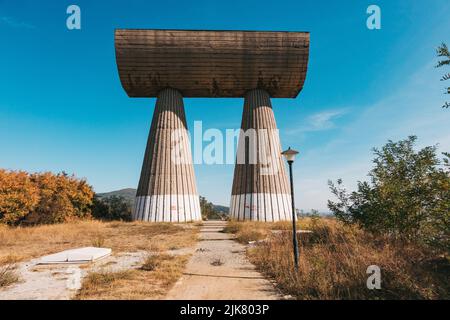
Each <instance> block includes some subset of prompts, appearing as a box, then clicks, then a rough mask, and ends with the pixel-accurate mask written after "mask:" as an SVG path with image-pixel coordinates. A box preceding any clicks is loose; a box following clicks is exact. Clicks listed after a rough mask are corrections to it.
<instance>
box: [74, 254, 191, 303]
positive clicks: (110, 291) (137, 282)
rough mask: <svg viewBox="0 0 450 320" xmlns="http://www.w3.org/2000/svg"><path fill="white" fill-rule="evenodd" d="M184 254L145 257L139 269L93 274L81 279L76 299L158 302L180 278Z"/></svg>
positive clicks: (185, 257)
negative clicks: (153, 300) (80, 286)
mask: <svg viewBox="0 0 450 320" xmlns="http://www.w3.org/2000/svg"><path fill="white" fill-rule="evenodd" d="M188 259H189V256H188V255H184V256H172V255H167V254H156V255H149V256H148V257H147V259H146V260H145V261H144V263H143V265H142V266H141V268H140V269H132V270H126V271H118V272H94V273H90V274H89V275H88V276H87V277H86V278H85V279H84V280H83V284H82V288H81V290H80V291H79V293H78V295H77V297H76V299H79V300H118V299H120V300H145V299H160V298H162V297H163V296H164V295H165V294H166V293H167V291H168V290H169V289H170V287H171V286H172V285H173V284H174V283H175V282H176V281H177V280H178V278H179V277H180V276H181V274H182V272H183V270H184V267H185V265H186V263H187V261H188Z"/></svg>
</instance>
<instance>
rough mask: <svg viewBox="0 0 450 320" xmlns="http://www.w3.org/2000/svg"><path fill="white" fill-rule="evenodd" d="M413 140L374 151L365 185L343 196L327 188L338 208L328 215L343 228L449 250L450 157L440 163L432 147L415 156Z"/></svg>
mask: <svg viewBox="0 0 450 320" xmlns="http://www.w3.org/2000/svg"><path fill="white" fill-rule="evenodd" d="M415 141H416V137H414V136H411V137H409V138H408V139H406V140H403V141H399V142H392V141H389V142H388V143H387V144H386V145H385V146H383V147H382V148H381V150H378V149H374V154H375V156H376V157H375V159H374V160H373V162H374V164H375V167H374V168H373V169H372V170H371V171H370V173H369V177H370V182H358V190H357V191H354V192H351V193H348V192H347V191H346V190H345V189H344V188H343V187H342V181H341V180H338V181H337V184H334V183H332V182H329V184H330V188H331V191H332V193H333V194H334V195H335V196H336V197H337V198H338V201H337V202H332V201H328V207H329V209H330V210H331V211H332V212H333V213H334V214H335V216H336V217H337V218H338V219H339V220H341V221H343V222H345V223H356V224H359V225H360V226H362V227H363V228H364V229H366V230H369V231H371V232H372V233H376V234H386V235H390V236H393V237H395V238H397V239H403V240H408V241H416V242H422V243H426V244H428V245H432V246H434V247H436V248H441V249H446V250H448V249H449V248H450V175H449V170H448V168H449V154H447V153H445V154H444V156H445V158H444V159H443V160H440V159H438V158H437V156H436V146H429V147H425V148H423V149H421V150H419V151H418V152H415V151H414V148H413V147H414V144H415Z"/></svg>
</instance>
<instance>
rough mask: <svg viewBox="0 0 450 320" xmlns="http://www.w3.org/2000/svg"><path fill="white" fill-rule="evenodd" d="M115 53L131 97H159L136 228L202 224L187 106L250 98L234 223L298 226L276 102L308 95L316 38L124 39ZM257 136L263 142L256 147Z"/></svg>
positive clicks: (218, 34) (162, 34)
mask: <svg viewBox="0 0 450 320" xmlns="http://www.w3.org/2000/svg"><path fill="white" fill-rule="evenodd" d="M115 49H116V60H117V67H118V71H119V77H120V81H121V83H122V86H123V88H124V90H125V91H126V92H127V94H128V96H129V97H157V101H156V107H155V111H154V114H153V120H152V122H151V127H150V133H149V137H148V142H147V147H146V151H145V155H144V161H143V165H142V171H141V177H140V180H139V185H138V190H137V195H136V202H135V208H134V213H133V218H134V219H135V220H143V221H168V222H184V221H191V220H200V219H201V213H200V204H199V197H198V193H197V188H196V183H195V175H194V169H193V165H192V156H191V149H190V143H189V139H188V131H187V130H188V129H187V125H186V117H185V113H184V106H183V97H209V98H211V97H244V112H243V116H242V123H241V128H242V130H243V133H241V135H240V137H239V145H238V151H237V154H238V156H237V163H236V166H235V171H234V180H233V188H232V192H231V205H230V215H231V217H232V218H235V219H237V220H258V221H268V222H269V221H278V220H290V219H291V215H292V213H291V200H290V192H289V186H288V183H287V176H286V172H285V166H284V163H283V161H282V158H281V144H280V139H279V134H278V131H277V126H276V123H275V117H274V113H273V110H272V106H271V101H270V99H271V98H295V97H296V96H297V95H298V94H299V92H300V91H301V89H302V87H303V83H304V80H305V77H306V71H307V64H308V56H309V33H307V32H274V31H200V30H148V29H141V30H140V29H120V30H116V32H115ZM212 108H214V106H212ZM249 129H250V130H249ZM250 131H252V132H253V131H254V132H256V135H255V136H254V137H250V138H251V140H252V141H251V142H250V141H247V140H249V137H248V135H247V134H246V133H247V132H250ZM174 132H176V134H175V135H174V134H173V133H174ZM239 159H241V160H243V161H238V160H239ZM251 160H254V161H251Z"/></svg>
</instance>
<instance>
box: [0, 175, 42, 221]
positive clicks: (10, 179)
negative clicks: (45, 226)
mask: <svg viewBox="0 0 450 320" xmlns="http://www.w3.org/2000/svg"><path fill="white" fill-rule="evenodd" d="M38 202H39V194H38V188H37V186H36V185H35V183H34V182H33V181H32V180H31V178H30V175H29V174H28V173H26V172H24V171H6V170H3V169H0V222H1V223H6V224H15V223H16V222H18V221H21V220H23V219H24V218H25V217H26V216H27V215H28V214H29V213H30V212H31V211H32V210H33V209H34V208H35V207H36V206H37V204H38Z"/></svg>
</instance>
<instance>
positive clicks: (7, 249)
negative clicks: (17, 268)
mask: <svg viewBox="0 0 450 320" xmlns="http://www.w3.org/2000/svg"><path fill="white" fill-rule="evenodd" d="M197 231H198V230H197V228H195V227H194V226H193V225H189V224H183V225H175V224H169V223H142V222H101V221H95V220H93V221H78V222H71V223H64V224H55V225H42V226H36V227H7V226H4V225H0V265H5V264H10V263H16V262H19V261H25V260H29V259H31V258H36V257H39V256H42V255H45V254H50V253H55V252H58V251H62V250H67V249H70V248H76V247H84V246H105V247H108V248H112V250H113V252H115V253H117V252H134V251H139V250H144V251H161V250H167V249H169V248H174V247H177V248H183V247H188V246H192V245H194V243H195V242H196V239H197Z"/></svg>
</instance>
